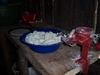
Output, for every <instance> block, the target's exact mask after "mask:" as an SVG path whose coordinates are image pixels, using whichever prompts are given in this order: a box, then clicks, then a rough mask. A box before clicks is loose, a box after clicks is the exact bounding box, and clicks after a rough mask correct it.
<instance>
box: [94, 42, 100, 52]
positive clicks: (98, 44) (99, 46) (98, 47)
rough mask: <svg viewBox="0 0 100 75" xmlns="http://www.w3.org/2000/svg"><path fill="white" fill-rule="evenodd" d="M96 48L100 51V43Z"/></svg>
mask: <svg viewBox="0 0 100 75" xmlns="http://www.w3.org/2000/svg"><path fill="white" fill-rule="evenodd" d="M95 47H96V49H97V50H100V42H99V43H97V44H96V46H95Z"/></svg>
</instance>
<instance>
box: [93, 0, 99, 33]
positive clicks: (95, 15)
mask: <svg viewBox="0 0 100 75" xmlns="http://www.w3.org/2000/svg"><path fill="white" fill-rule="evenodd" d="M94 11H95V12H94V17H93V19H94V22H93V26H94V32H95V33H96V26H97V16H98V15H97V14H98V0H95V8H94Z"/></svg>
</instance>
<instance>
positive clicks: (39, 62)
mask: <svg viewBox="0 0 100 75" xmlns="http://www.w3.org/2000/svg"><path fill="white" fill-rule="evenodd" d="M5 35H6V36H7V37H8V38H9V40H10V41H11V42H12V43H13V44H14V45H15V46H16V47H17V48H18V49H19V50H20V51H21V52H22V54H23V55H24V57H25V58H26V59H27V60H28V61H29V62H30V63H31V64H32V65H33V66H34V67H35V68H36V69H37V70H38V71H40V72H41V73H42V74H43V75H75V74H76V73H78V72H80V71H81V70H82V66H81V65H79V64H77V63H75V61H76V60H77V59H79V58H80V54H81V53H80V47H79V46H74V47H69V46H68V45H64V44H61V46H60V48H59V49H58V50H56V51H55V52H52V53H47V54H41V53H36V52H34V51H32V50H31V49H30V48H29V47H28V46H27V45H25V44H23V43H22V42H21V41H20V37H15V36H11V35H9V34H8V33H7V32H6V34H5ZM92 49H94V48H92ZM99 54H100V51H96V50H89V55H88V58H89V61H90V64H92V63H93V62H95V61H96V60H97V59H98V57H99Z"/></svg>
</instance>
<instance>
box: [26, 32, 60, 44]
mask: <svg viewBox="0 0 100 75" xmlns="http://www.w3.org/2000/svg"><path fill="white" fill-rule="evenodd" d="M25 41H26V42H28V43H31V44H36V45H50V44H55V43H59V42H61V36H57V33H53V32H51V31H50V32H43V31H41V32H40V31H34V32H33V33H29V34H28V35H26V38H25Z"/></svg>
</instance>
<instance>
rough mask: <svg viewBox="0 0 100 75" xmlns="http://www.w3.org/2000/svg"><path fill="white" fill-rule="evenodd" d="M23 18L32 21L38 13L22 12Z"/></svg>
mask: <svg viewBox="0 0 100 75" xmlns="http://www.w3.org/2000/svg"><path fill="white" fill-rule="evenodd" d="M22 18H23V20H24V21H25V22H26V23H29V22H32V21H34V20H35V18H36V14H34V13H24V14H22Z"/></svg>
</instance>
